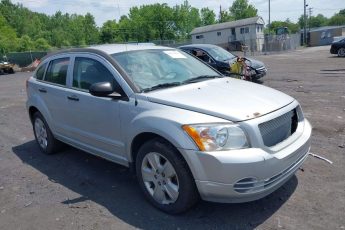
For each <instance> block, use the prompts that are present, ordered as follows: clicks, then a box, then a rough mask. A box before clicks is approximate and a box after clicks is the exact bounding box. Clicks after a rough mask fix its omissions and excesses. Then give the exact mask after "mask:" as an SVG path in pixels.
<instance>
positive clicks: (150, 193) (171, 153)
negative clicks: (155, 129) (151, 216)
mask: <svg viewBox="0 0 345 230" xmlns="http://www.w3.org/2000/svg"><path fill="white" fill-rule="evenodd" d="M136 172H137V177H138V181H139V185H140V187H141V189H142V191H143V192H144V194H145V197H146V198H147V200H148V201H149V202H150V203H151V204H153V205H154V206H155V207H157V208H158V209H160V210H162V211H164V212H166V213H169V214H178V213H181V212H185V211H187V210H188V209H189V208H191V207H192V206H193V205H194V204H196V202H197V201H198V199H199V194H198V192H197V189H196V185H195V182H194V179H193V177H192V175H191V173H190V170H189V168H188V165H187V163H186V162H185V161H184V159H183V158H182V156H181V155H180V153H179V152H178V151H177V150H176V148H174V147H173V146H172V145H171V144H170V143H167V142H166V141H164V140H162V139H159V138H157V139H154V140H151V141H149V142H147V143H145V144H144V145H143V146H142V147H141V148H140V149H139V152H138V155H137V160H136Z"/></svg>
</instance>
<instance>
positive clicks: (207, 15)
mask: <svg viewBox="0 0 345 230" xmlns="http://www.w3.org/2000/svg"><path fill="white" fill-rule="evenodd" d="M200 14H201V23H202V25H203V26H207V25H212V24H215V23H216V14H215V13H214V12H213V10H210V9H209V8H207V7H206V8H202V9H201V10H200Z"/></svg>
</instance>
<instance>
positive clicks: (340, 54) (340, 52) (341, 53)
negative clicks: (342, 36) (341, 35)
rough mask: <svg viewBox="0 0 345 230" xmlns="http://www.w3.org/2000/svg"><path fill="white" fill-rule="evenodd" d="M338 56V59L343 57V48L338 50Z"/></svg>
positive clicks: (344, 54) (344, 49) (344, 53)
mask: <svg viewBox="0 0 345 230" xmlns="http://www.w3.org/2000/svg"><path fill="white" fill-rule="evenodd" d="M338 56H339V57H345V48H340V49H339V50H338Z"/></svg>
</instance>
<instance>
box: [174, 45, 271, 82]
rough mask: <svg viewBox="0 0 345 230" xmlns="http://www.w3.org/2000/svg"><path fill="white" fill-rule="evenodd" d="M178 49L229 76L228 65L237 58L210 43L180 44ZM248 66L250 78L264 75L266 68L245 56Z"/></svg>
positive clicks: (255, 78)
mask: <svg viewBox="0 0 345 230" xmlns="http://www.w3.org/2000/svg"><path fill="white" fill-rule="evenodd" d="M179 49H181V50H183V51H185V52H187V53H189V54H192V55H194V56H196V57H198V58H199V59H200V60H202V61H204V62H206V63H207V64H209V65H210V66H212V67H213V68H215V69H217V70H218V71H219V72H221V73H222V74H224V75H227V76H229V75H230V74H231V72H230V65H231V64H232V63H234V62H235V61H236V60H237V57H238V56H237V55H234V54H232V53H230V52H229V51H227V50H225V49H223V48H222V47H219V46H216V45H211V44H192V45H186V46H181V47H179ZM246 59H247V60H248V61H247V66H249V68H250V72H251V78H252V79H253V80H258V79H260V78H262V77H264V76H265V75H266V72H267V69H266V67H265V65H264V63H262V62H261V61H258V60H255V59H253V58H246Z"/></svg>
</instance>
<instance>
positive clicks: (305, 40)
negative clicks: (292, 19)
mask: <svg viewBox="0 0 345 230" xmlns="http://www.w3.org/2000/svg"><path fill="white" fill-rule="evenodd" d="M307 6H308V5H307V3H306V0H304V5H303V8H304V17H303V18H304V28H303V41H304V45H307Z"/></svg>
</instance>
